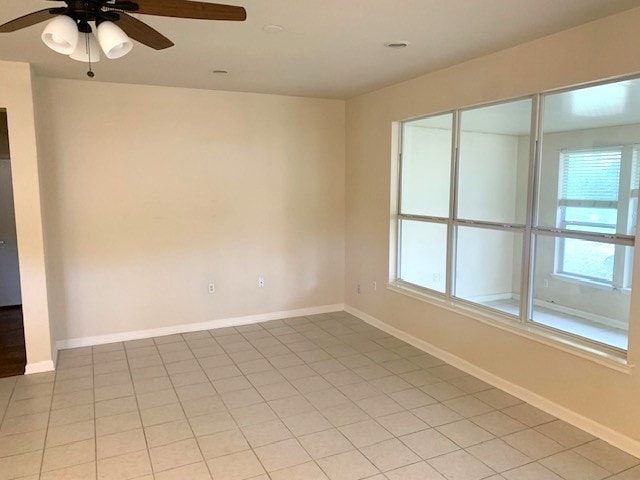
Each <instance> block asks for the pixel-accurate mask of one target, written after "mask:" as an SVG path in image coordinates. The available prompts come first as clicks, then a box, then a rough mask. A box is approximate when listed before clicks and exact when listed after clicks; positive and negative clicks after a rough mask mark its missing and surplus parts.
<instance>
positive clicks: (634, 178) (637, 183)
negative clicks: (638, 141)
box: [631, 145, 640, 197]
mask: <svg viewBox="0 0 640 480" xmlns="http://www.w3.org/2000/svg"><path fill="white" fill-rule="evenodd" d="M639 148H640V146H639V145H634V146H633V157H632V160H631V196H632V197H637V196H638V190H639V189H640V165H639V163H640V158H639V157H640V156H639V155H638V149H639Z"/></svg>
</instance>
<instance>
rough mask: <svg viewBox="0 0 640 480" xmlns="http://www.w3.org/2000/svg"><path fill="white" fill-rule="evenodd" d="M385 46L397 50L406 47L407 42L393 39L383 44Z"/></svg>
mask: <svg viewBox="0 0 640 480" xmlns="http://www.w3.org/2000/svg"><path fill="white" fill-rule="evenodd" d="M384 46H385V47H387V48H393V49H396V50H399V49H401V48H406V47H408V46H409V42H407V41H406V40H395V41H393V42H387V43H385V44H384Z"/></svg>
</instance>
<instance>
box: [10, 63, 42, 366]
mask: <svg viewBox="0 0 640 480" xmlns="http://www.w3.org/2000/svg"><path fill="white" fill-rule="evenodd" d="M0 79H2V80H1V81H0V108H2V109H6V111H7V117H8V124H9V142H10V144H11V167H12V177H13V194H14V202H15V213H16V230H17V235H18V258H19V264H20V276H21V282H20V286H21V290H22V301H23V316H24V328H25V339H26V348H27V371H31V372H34V371H38V370H47V369H51V368H53V363H52V346H51V336H50V328H49V305H48V296H47V283H46V282H47V275H46V269H45V253H44V242H43V232H42V216H41V209H40V189H39V175H38V153H37V148H36V131H35V121H34V109H33V92H32V78H31V69H30V67H29V65H27V64H24V63H13V62H0Z"/></svg>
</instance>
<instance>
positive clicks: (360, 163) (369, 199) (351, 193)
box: [345, 9, 640, 440]
mask: <svg viewBox="0 0 640 480" xmlns="http://www.w3.org/2000/svg"><path fill="white" fill-rule="evenodd" d="M638 24H640V9H635V10H630V11H628V12H625V13H623V14H620V15H616V16H612V17H608V18H605V19H602V20H599V21H597V22H594V23H591V24H587V25H584V26H581V27H578V28H575V29H572V30H568V31H565V32H562V33H559V34H556V35H552V36H549V37H546V38H543V39H540V40H536V41H533V42H530V43H527V44H524V45H521V46H518V47H515V48H512V49H509V50H505V51H502V52H499V53H496V54H493V55H490V56H486V57H483V58H479V59H476V60H473V61H470V62H466V63H463V64H460V65H457V66H455V67H452V68H449V69H446V70H442V71H439V72H435V73H432V74H429V75H425V76H423V77H420V78H417V79H414V80H411V81H408V82H404V83H401V84H397V85H394V86H391V87H388V88H385V89H382V90H379V91H376V92H373V93H370V94H367V95H362V96H359V97H356V98H353V99H351V100H349V101H348V103H347V183H346V192H347V200H346V201H347V222H346V224H347V237H346V241H347V249H346V252H347V254H346V285H345V292H346V302H347V304H349V305H351V306H353V307H355V308H356V309H359V310H360V311H363V312H365V313H366V314H369V315H371V316H373V317H376V318H378V319H380V320H382V321H384V322H386V323H388V324H390V325H392V326H394V327H396V328H399V329H401V330H403V331H405V332H407V333H410V334H412V335H414V336H416V337H419V338H420V339H422V340H424V341H426V342H429V343H431V344H432V345H435V346H436V347H438V348H440V349H442V350H444V351H446V352H448V353H450V354H453V355H455V356H457V357H459V358H461V359H463V360H465V361H467V362H470V363H471V364H473V365H475V366H477V367H478V368H480V369H484V370H485V371H487V372H489V373H490V374H493V375H496V376H498V377H501V378H502V379H504V380H506V381H507V382H511V383H512V384H515V385H517V386H519V387H522V388H524V389H528V390H529V391H531V392H534V393H535V394H538V395H540V396H542V397H545V398H546V399H548V400H550V401H552V402H555V403H556V404H559V405H560V406H563V407H566V408H567V409H570V410H571V411H573V412H576V413H577V414H579V415H582V416H584V417H587V418H588V419H590V420H592V421H594V422H598V423H599V424H601V425H604V426H605V427H609V428H611V429H613V430H615V431H617V432H620V433H622V434H624V435H627V436H628V437H630V438H632V439H635V440H640V409H638V398H640V375H639V373H638V372H637V371H636V370H635V369H633V370H632V372H631V373H629V374H627V373H622V372H619V371H616V370H613V369H611V368H609V367H607V366H603V365H599V364H596V363H594V362H591V361H589V360H586V359H584V358H581V357H578V356H576V355H573V354H571V353H567V352H564V351H561V350H558V349H555V348H552V347H549V346H547V345H544V344H542V343H538V342H536V341H533V340H530V339H528V338H525V337H523V336H519V335H516V334H513V333H510V332H507V331H505V330H501V329H498V328H496V327H493V326H491V325H487V324H484V323H481V322H479V321H477V320H475V319H472V318H470V317H467V316H464V315H461V314H457V313H454V312H452V311H450V310H445V309H443V308H440V307H438V306H435V305H431V304H428V303H424V302H422V301H419V300H416V299H413V298H409V297H407V296H405V295H402V294H400V293H396V292H394V291H391V290H388V289H385V288H378V289H377V290H376V291H374V290H373V289H372V288H371V285H372V282H373V281H376V282H377V283H378V285H384V282H385V281H386V280H388V278H389V258H390V251H389V250H390V243H392V242H391V241H390V235H389V226H390V223H392V222H393V218H391V222H390V215H389V211H390V205H391V204H392V200H393V199H392V198H390V183H391V178H392V170H391V156H392V150H393V149H392V122H394V121H399V120H402V119H405V118H410V117H414V116H419V115H424V114H429V113H433V112H440V111H447V110H450V109H453V108H456V107H461V106H468V105H475V104H481V103H483V102H491V101H495V100H499V99H507V98H514V97H518V96H522V95H527V94H532V93H536V92H539V91H542V90H546V89H553V88H558V87H562V86H567V85H572V84H577V83H580V82H587V81H591V80H595V79H601V78H607V77H612V76H616V75H621V74H627V73H631V72H636V71H640V55H638V50H637V45H638V43H639V42H640V31H639V30H638V28H637V25H638ZM612 32H613V33H612ZM636 257H638V256H636ZM639 266H640V262H636V271H635V276H636V282H635V283H636V285H638V284H640V277H639V276H638V275H640V269H639V268H638V267H639ZM358 283H359V284H361V285H363V287H364V288H363V290H362V293H361V294H357V293H356V288H355V287H356V284H358ZM639 297H640V291H637V292H636V293H635V294H634V296H633V298H632V314H631V322H632V326H631V339H630V351H629V357H630V361H631V363H635V361H637V359H638V355H639V354H640V335H639V330H640V318H639V315H638V312H639V310H638V309H639V308H640V303H639Z"/></svg>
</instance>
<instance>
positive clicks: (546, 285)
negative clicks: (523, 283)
mask: <svg viewBox="0 0 640 480" xmlns="http://www.w3.org/2000/svg"><path fill="white" fill-rule="evenodd" d="M543 283H544V288H549V280H548V279H546V278H545V279H544V282H543Z"/></svg>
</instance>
